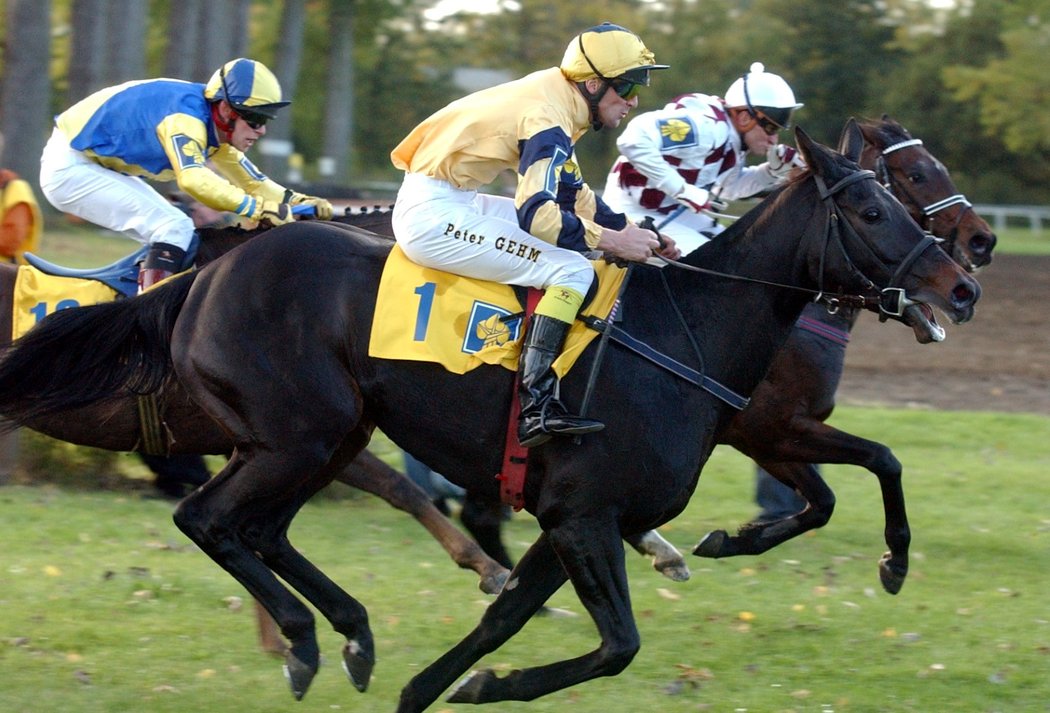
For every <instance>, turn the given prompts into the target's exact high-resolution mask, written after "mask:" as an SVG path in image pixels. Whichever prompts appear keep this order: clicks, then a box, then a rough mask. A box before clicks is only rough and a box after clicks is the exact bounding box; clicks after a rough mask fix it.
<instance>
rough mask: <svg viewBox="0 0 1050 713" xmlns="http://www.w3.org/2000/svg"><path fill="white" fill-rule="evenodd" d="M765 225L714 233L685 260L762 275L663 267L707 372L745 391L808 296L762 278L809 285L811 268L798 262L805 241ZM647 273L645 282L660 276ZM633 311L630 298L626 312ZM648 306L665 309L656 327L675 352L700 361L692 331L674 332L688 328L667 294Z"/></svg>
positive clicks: (712, 268) (648, 312) (652, 309)
mask: <svg viewBox="0 0 1050 713" xmlns="http://www.w3.org/2000/svg"><path fill="white" fill-rule="evenodd" d="M810 220H811V218H810V219H806V220H805V222H807V223H808V222H810ZM759 229H760V230H761V234H755V233H754V231H753V230H748V231H746V232H745V234H744V235H741V236H738V237H736V238H735V239H733V240H731V241H728V242H727V241H719V240H718V239H716V241H713V242H712V243H709V244H708V245H705V246H704V247H703V248H701V249H700V250H698V251H695V252H694V253H692V254H691V255H690V256H689V258H687V261H688V263H689V264H693V265H695V266H697V267H702V268H704V269H705V270H709V271H714V272H718V273H723V274H726V275H735V276H744V277H748V278H753V279H754V280H757V281H761V282H746V281H741V280H737V279H732V278H727V277H718V276H701V275H697V274H696V273H691V272H688V271H685V270H680V269H677V268H674V267H672V266H668V267H665V268H663V270H664V271H665V275H664V277H666V278H667V281H668V284H669V285H670V291H671V293H672V294H673V295H674V299H675V301H676V302H677V303H678V306H679V309H680V311H681V313H682V314H683V316H684V317H685V321H686V323H687V325H688V328H689V329H690V331H691V332H692V333H693V336H694V337H695V339H696V342H697V344H698V345H699V348H700V351H701V353H702V360H703V364H704V371H705V373H706V374H707V375H708V376H711V377H712V378H714V379H716V380H718V381H720V382H722V383H723V384H725V385H726V386H728V387H730V388H732V389H735V390H738V391H740V392H741V393H743V394H750V392H751V390H752V389H754V387H755V386H756V385H757V384H758V383H759V382H760V381H761V380H762V378H763V376H764V375H765V372H766V370H767V369H768V367H769V364H770V363H771V362H772V360H773V356H774V355H775V354H776V351H777V350H778V349H779V348H780V346H781V345H782V344H783V343H784V342H785V341H786V340H787V338H788V336H789V335H790V333H791V330H792V328H793V326H794V324H795V322H796V321H797V320H798V317H799V315H800V314H801V313H802V309H803V307H804V306H805V305H806V303H807V302H808V301H809V299H810V296H809V294H808V293H807V292H805V291H803V290H794V289H790V288H785V287H778V286H774V285H771V284H764V283H775V285H791V286H799V287H803V288H809V287H810V286H809V285H807V284H804V283H805V278H804V275H805V274H806V268H805V265H803V264H800V261H804V260H805V256H804V255H803V254H802V251H801V250H799V240H792V239H791V238H790V236H788V237H785V236H784V234H783V233H782V232H781V233H778V231H776V230H770V229H764V228H761V227H760V228H759ZM801 229H802V228H800V230H801ZM789 232H790V231H789ZM796 237H798V236H796ZM647 277H648V280H647V282H655V280H658V279H659V278H660V276H657V277H656V278H653V277H651V276H647ZM639 287H640V290H639V291H640V292H646V293H654V292H656V288H654V287H650V286H647V285H646V284H644V282H643V284H642V285H640V286H639ZM650 299H651V297H650ZM631 311H632V309H631V304H630V303H628V305H627V313H628V314H630V312H631ZM642 311H643V314H645V315H652V314H657V315H660V317H659V320H657V322H658V324H657V326H656V327H655V329H656V330H658V331H659V332H660V333H661V334H662V335H663V336H664V337H666V338H667V339H668V342H669V343H670V344H672V345H674V346H673V348H674V349H676V350H677V352H678V353H676V354H674V355H673V356H676V357H680V358H684V360H685V361H686V363H690V364H692V363H694V362H695V361H696V357H695V356H693V355H691V354H689V352H691V351H692V348H691V345H690V344H689V342H688V340H687V338H686V337H685V336H684V335H676V334H675V330H677V332H682V331H683V330H682V328H678V327H676V326H674V325H675V321H674V320H673V319H672V318H671V316H670V315H671V314H672V313H673V309H672V308H671V306H670V305H669V304H668V298H667V297H666V296H664V297H663V298H662V301H657V300H652V302H651V304H650V305H649V306H648V307H647V309H645V310H642ZM635 316H636V317H637V315H635ZM741 355H746V357H742V356H741Z"/></svg>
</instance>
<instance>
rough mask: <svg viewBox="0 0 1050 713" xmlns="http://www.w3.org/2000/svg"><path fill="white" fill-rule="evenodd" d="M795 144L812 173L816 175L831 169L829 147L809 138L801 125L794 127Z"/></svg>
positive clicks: (831, 161) (831, 162)
mask: <svg viewBox="0 0 1050 713" xmlns="http://www.w3.org/2000/svg"><path fill="white" fill-rule="evenodd" d="M795 146H797V147H798V150H799V151H801V152H802V158H804V159H805V160H806V166H808V167H809V170H810V171H812V172H813V173H815V174H817V175H818V176H820V175H825V174H827V173H828V171H829V170H830V169H831V166H832V165H833V163H834V161H833V160H832V159H831V155H830V151H829V149H828V148H827V147H826V146H822V145H820V144H818V143H817V142H816V141H814V140H813V139H811V138H810V137H809V134H807V133H806V132H805V131H803V130H802V127H801V126H796V127H795Z"/></svg>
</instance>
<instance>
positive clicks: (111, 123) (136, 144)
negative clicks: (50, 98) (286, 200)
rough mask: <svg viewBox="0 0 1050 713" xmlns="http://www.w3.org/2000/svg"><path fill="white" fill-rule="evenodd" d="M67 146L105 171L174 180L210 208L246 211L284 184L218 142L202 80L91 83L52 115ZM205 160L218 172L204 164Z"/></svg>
mask: <svg viewBox="0 0 1050 713" xmlns="http://www.w3.org/2000/svg"><path fill="white" fill-rule="evenodd" d="M55 125H56V126H57V127H58V128H59V130H61V131H62V133H63V134H64V135H65V136H66V138H68V139H69V143H70V146H71V147H72V148H74V149H76V150H77V151H82V152H83V153H84V154H85V155H86V156H88V157H89V158H90V159H91V160H93V161H96V162H97V163H99V164H100V165H102V166H105V167H106V168H108V169H111V170H113V171H118V172H120V173H125V174H127V175H130V176H142V177H145V178H150V179H153V180H157V181H171V180H174V181H176V182H177V183H178V186H179V188H180V189H181V190H183V191H185V192H186V193H188V194H189V195H191V196H193V197H194V198H196V199H197V200H199V201H200V202H201V203H203V204H205V205H207V206H210V207H211V208H215V209H216V210H223V211H231V212H234V213H239V214H240V215H251V214H252V213H253V212H254V209H255V204H256V201H257V200H258V199H260V198H261V199H266V200H272V201H281V200H282V199H283V197H284V192H285V189H284V187H283V186H280V185H278V184H277V183H275V182H274V181H271V180H270V179H268V178H267V177H266V176H265V175H263V174H262V173H261V172H260V171H259V169H258V168H256V167H255V165H254V164H252V162H251V161H249V160H248V159H247V158H246V157H245V155H244V154H243V153H241V152H240V151H238V150H237V149H235V148H234V147H233V146H231V145H230V144H225V143H220V142H219V138H218V134H217V133H216V130H215V126H214V124H213V122H212V118H211V107H210V105H209V104H208V102H207V100H206V99H205V98H204V85H203V84H195V83H192V82H184V81H181V80H177V79H147V80H140V81H133V82H126V83H124V84H120V85H117V86H113V87H108V88H106V89H102V90H99V91H97V92H95V93H94V94H92V95H90V96H88V97H86V98H84V99H82V100H81V101H79V102H77V103H76V104H74V105H73V106H72V107H70V108H69V109H67V110H66V111H64V112H63V113H61V114H59V115H58V116H57V117H55ZM206 161H210V162H211V164H212V166H214V168H215V170H216V171H218V172H219V173H220V174H222V176H223V177H225V178H226V179H227V180H225V181H224V180H223V179H222V178H220V177H219V176H218V175H216V174H215V173H214V172H213V171H211V170H210V169H209V168H208V166H207V165H206Z"/></svg>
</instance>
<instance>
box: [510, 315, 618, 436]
mask: <svg viewBox="0 0 1050 713" xmlns="http://www.w3.org/2000/svg"><path fill="white" fill-rule="evenodd" d="M568 332H569V324H568V323H566V322H562V321H561V320H560V319H554V318H553V317H546V316H544V315H540V314H536V315H533V316H532V321H531V322H530V324H529V328H528V331H527V332H526V333H525V345H524V346H523V347H522V351H521V359H520V361H519V362H518V375H519V378H520V384H519V386H518V399H519V400H520V402H521V417H520V419H519V421H518V441H519V442H520V443H521V445H523V446H525V447H526V448H531V447H532V446H538V445H539V444H541V443H545V442H547V441H548V440H550V437H551V436H552V435H553V434H556V433H562V434H567V435H580V434H584V433H594V432H595V431H600V430H602V429H603V428H605V424H603V423H602V422H600V421H595V420H593V419H589V418H581V417H580V416H572V415H570V414H569V412H568V411H567V410H566V409H565V406H564V405H563V404H562V403H561V401H559V400H558V376H557V374H555V373H554V371H553V370H552V369H551V364H552V363H554V360H555V359H556V358H557V357H558V354H560V353H561V348H562V344H563V343H564V342H565V335H566V334H568Z"/></svg>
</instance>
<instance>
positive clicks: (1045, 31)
mask: <svg viewBox="0 0 1050 713" xmlns="http://www.w3.org/2000/svg"><path fill="white" fill-rule="evenodd" d="M982 4H986V5H987V6H988V7H989V8H994V9H995V11H996V14H997V15H998V16H999V17H1000V18H1001V23H1002V29H1001V31H1000V32H999V33H998V35H999V36H998V40H999V41H998V42H997V43H996V45H997V49H998V51H997V52H996V53H995V54H994V55H993V56H992V57H990V58H988V59H987V60H986V61H984V62H983V63H982V64H981V65H979V66H974V65H972V64H971V65H966V64H961V63H960V64H956V65H952V66H949V67H946V68H945V70H944V73H943V74H944V80H945V84H946V85H947V86H948V87H949V88H950V89H952V90H953V92H954V98H955V99H956V100H958V101H960V102H963V103H966V102H975V103H976V104H977V106H978V107H979V117H980V123H981V126H982V127H983V128H984V130H985V134H986V135H988V136H996V137H998V138H999V139H1001V140H1002V142H1003V144H1004V145H1005V146H1006V148H1007V149H1009V150H1010V151H1011V152H1014V153H1018V154H1023V153H1026V152H1028V151H1035V152H1037V153H1038V154H1039V155H1040V158H1041V160H1042V161H1044V162H1045V161H1046V160H1047V159H1050V113H1048V112H1047V111H1046V108H1047V105H1048V104H1050V72H1047V69H1046V63H1047V60H1048V59H1050V6H1048V5H1047V4H1046V2H1045V0H1015V1H1013V2H1003V1H1001V0H995V1H994V2H993V1H990V0H986V3H982Z"/></svg>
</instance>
